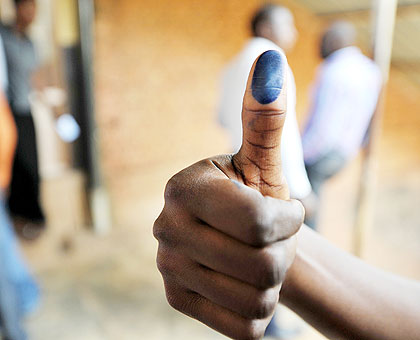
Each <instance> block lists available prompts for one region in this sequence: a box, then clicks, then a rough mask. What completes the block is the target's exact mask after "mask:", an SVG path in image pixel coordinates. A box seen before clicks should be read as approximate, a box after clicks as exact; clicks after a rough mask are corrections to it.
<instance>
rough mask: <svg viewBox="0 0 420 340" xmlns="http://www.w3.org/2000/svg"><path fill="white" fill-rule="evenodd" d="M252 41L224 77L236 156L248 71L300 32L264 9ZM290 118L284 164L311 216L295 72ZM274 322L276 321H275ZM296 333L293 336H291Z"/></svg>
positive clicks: (274, 329) (280, 332)
mask: <svg viewBox="0 0 420 340" xmlns="http://www.w3.org/2000/svg"><path fill="white" fill-rule="evenodd" d="M251 30H252V34H253V37H252V38H251V39H250V40H249V41H248V42H247V43H246V44H245V46H244V48H243V49H242V51H241V52H239V54H238V55H237V56H236V57H234V59H233V60H232V61H231V62H230V63H229V64H228V65H227V66H226V68H225V69H224V72H223V75H222V84H221V100H220V104H219V111H218V120H219V123H220V124H221V125H222V126H223V127H224V128H225V129H226V130H227V131H228V132H229V135H230V139H231V145H232V151H233V152H237V151H238V150H239V148H240V146H241V144H242V123H241V112H242V99H243V96H244V93H245V88H246V82H247V79H248V74H249V70H250V69H251V67H252V64H253V63H254V61H255V59H256V58H257V57H258V56H259V55H261V54H262V53H264V52H265V51H267V50H276V51H279V52H280V53H282V54H284V53H286V52H288V51H290V50H291V49H292V48H293V46H294V45H295V42H296V39H297V31H296V27H295V24H294V18H293V14H292V13H291V12H290V10H289V9H287V8H285V7H282V6H276V5H265V6H263V7H262V8H261V9H259V10H258V11H257V13H256V14H255V16H254V18H253V19H252V21H251ZM286 81H287V115H286V121H285V125H284V129H283V136H282V150H281V153H282V164H283V172H284V175H285V178H286V180H287V183H288V186H289V190H290V196H291V197H292V198H295V199H299V200H301V201H302V203H303V205H304V206H305V209H306V210H307V213H308V214H310V211H312V207H313V206H315V204H314V203H313V200H314V197H315V196H314V195H313V194H312V189H311V185H310V182H309V180H308V176H307V174H306V170H305V165H304V161H303V151H302V142H301V138H300V133H299V128H298V124H297V120H296V85H295V80H294V77H293V73H292V70H291V69H290V67H289V68H288V73H287V80H286ZM273 320H274V319H273ZM289 333H293V334H289ZM295 334H296V331H293V330H290V331H289V330H285V329H280V328H279V327H278V326H277V325H276V323H275V322H274V321H272V322H271V323H270V325H269V327H268V328H267V331H266V335H268V336H274V337H278V338H280V337H281V338H284V337H288V336H290V335H295Z"/></svg>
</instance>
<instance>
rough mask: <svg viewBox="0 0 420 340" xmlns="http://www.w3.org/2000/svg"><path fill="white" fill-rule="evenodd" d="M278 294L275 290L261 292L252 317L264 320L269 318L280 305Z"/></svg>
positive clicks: (255, 302) (256, 297) (257, 295)
mask: <svg viewBox="0 0 420 340" xmlns="http://www.w3.org/2000/svg"><path fill="white" fill-rule="evenodd" d="M278 296H279V294H278V292H276V290H275V289H268V290H263V291H259V292H258V293H257V294H256V296H255V299H254V302H253V304H252V305H253V307H252V312H251V317H255V318H257V319H264V318H267V317H269V316H270V315H271V314H272V313H273V311H274V308H275V307H276V305H277V303H278Z"/></svg>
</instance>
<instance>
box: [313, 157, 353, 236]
mask: <svg viewBox="0 0 420 340" xmlns="http://www.w3.org/2000/svg"><path fill="white" fill-rule="evenodd" d="M345 164H346V159H345V158H344V157H343V156H342V155H341V153H339V152H336V151H330V152H328V153H327V154H325V155H324V156H323V157H321V158H320V159H319V160H318V161H316V162H315V163H312V164H307V165H306V172H307V174H308V178H309V182H310V183H311V186H312V190H313V192H314V193H315V195H317V196H318V201H317V202H318V203H317V204H318V207H317V208H316V209H315V213H314V214H312V216H308V217H306V218H305V224H306V225H307V226H308V227H310V228H312V229H314V230H316V227H317V222H318V217H319V214H318V212H319V209H320V203H321V195H322V187H323V186H324V184H325V182H326V181H327V180H328V179H330V178H331V177H333V176H334V175H336V174H337V173H338V172H339V171H340V170H341V169H342V168H343V167H344V166H345Z"/></svg>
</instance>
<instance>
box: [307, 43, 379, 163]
mask: <svg viewBox="0 0 420 340" xmlns="http://www.w3.org/2000/svg"><path fill="white" fill-rule="evenodd" d="M381 86H382V77H381V73H380V70H379V68H378V66H377V65H376V64H375V63H374V62H373V61H372V60H371V59H369V58H368V57H366V56H364V55H363V54H362V52H361V51H360V50H359V49H358V48H357V47H346V48H342V49H340V50H337V51H335V52H334V53H332V54H331V55H330V56H328V58H327V59H326V60H325V61H324V62H323V63H322V64H321V65H320V67H319V70H318V76H317V79H316V82H315V88H314V89H315V90H314V98H313V104H312V108H311V111H310V114H309V118H308V122H307V124H306V127H305V130H304V133H303V137H302V144H303V150H304V156H305V162H306V163H307V164H313V163H314V162H316V161H317V160H318V159H320V158H321V157H322V156H324V155H325V154H326V153H328V152H329V151H336V152H339V153H340V154H342V155H343V157H345V158H346V159H351V158H352V157H354V156H355V155H356V154H357V152H358V150H359V148H360V146H361V144H362V142H363V139H364V136H365V134H366V130H367V128H368V126H369V123H370V120H371V118H372V115H373V113H374V111H375V108H376V105H377V102H378V96H379V93H380V90H381Z"/></svg>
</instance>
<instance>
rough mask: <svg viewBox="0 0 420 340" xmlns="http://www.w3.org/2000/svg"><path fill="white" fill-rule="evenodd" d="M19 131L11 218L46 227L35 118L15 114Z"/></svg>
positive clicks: (10, 199) (9, 202)
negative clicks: (42, 203)
mask: <svg viewBox="0 0 420 340" xmlns="http://www.w3.org/2000/svg"><path fill="white" fill-rule="evenodd" d="M13 116H14V118H15V122H16V128H17V131H18V143H17V147H16V154H15V159H14V163H13V174H12V182H11V185H10V196H9V199H8V206H9V209H10V213H11V215H12V216H16V217H22V218H25V219H28V220H30V221H32V222H35V223H44V221H45V217H44V213H43V211H42V209H41V205H40V201H39V200H40V195H39V193H40V190H39V188H40V178H39V173H38V151H37V146H36V134H35V126H34V121H33V119H32V115H31V114H29V115H19V114H16V113H14V114H13Z"/></svg>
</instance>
